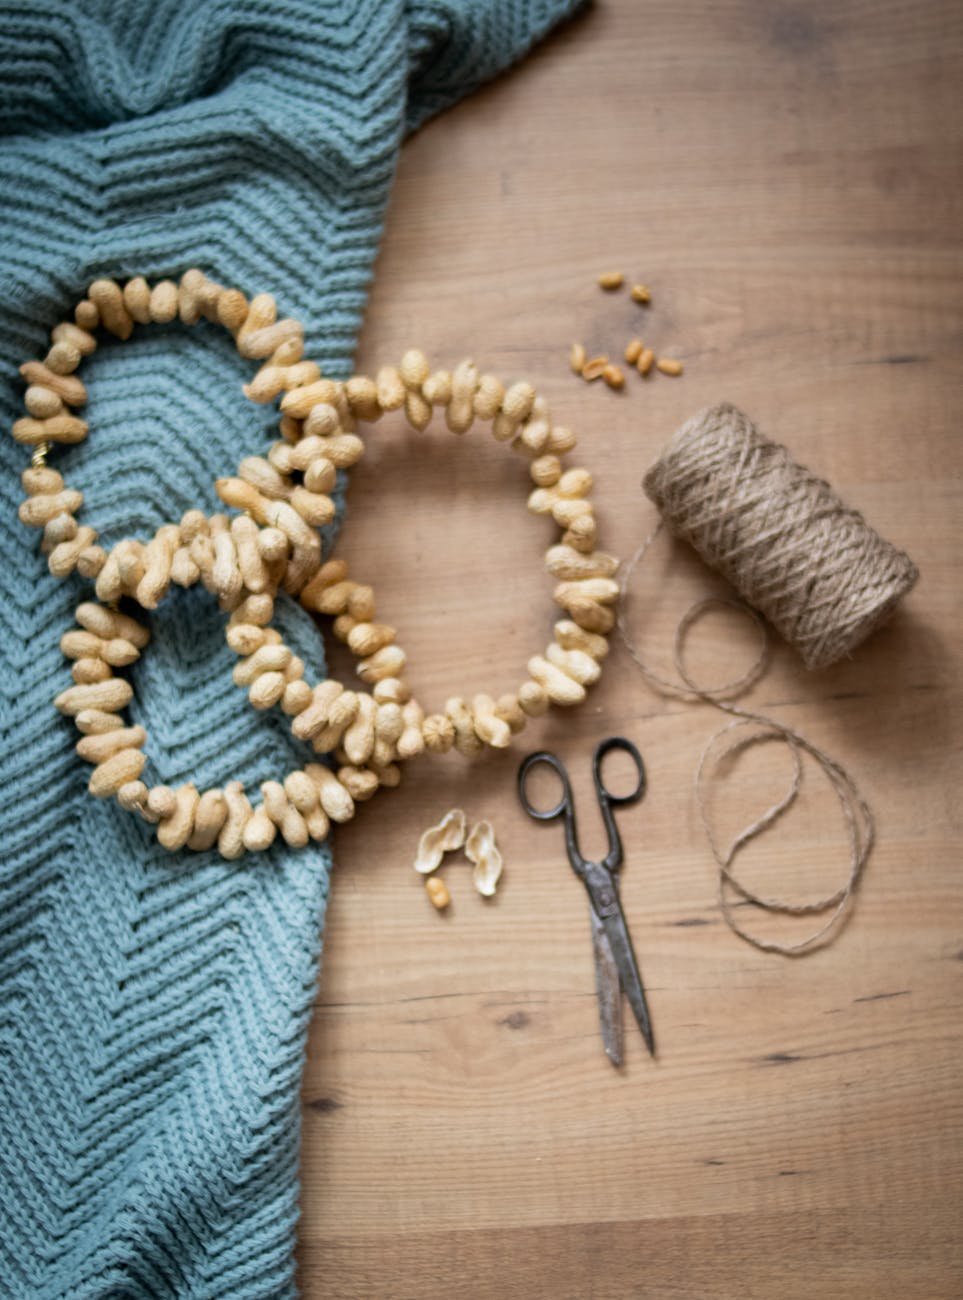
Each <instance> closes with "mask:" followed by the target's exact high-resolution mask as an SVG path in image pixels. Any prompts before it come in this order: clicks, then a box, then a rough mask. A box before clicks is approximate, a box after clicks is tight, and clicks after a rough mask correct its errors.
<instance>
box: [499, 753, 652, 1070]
mask: <svg viewBox="0 0 963 1300" xmlns="http://www.w3.org/2000/svg"><path fill="white" fill-rule="evenodd" d="M617 749H620V750H624V751H625V753H627V754H628V755H630V757H631V758H632V760H633V761H634V763H635V767H636V771H637V773H638V782H637V784H636V787H635V789H634V790H632V791H631V792H630V793H629V794H613V793H612V792H611V790H609V789H608V787H607V786H606V784H605V782H604V780H603V778H602V760H603V759H604V758H605V756H606V754H610V753H611V752H612V751H613V750H617ZM539 766H544V767H550V768H551V769H552V771H553V772H554V773H555V774H556V776H557V777H558V778H559V780H560V781H561V783H562V797H561V799H559V801H558V803H557V804H555V806H554V807H553V808H547V809H545V810H544V811H542V810H541V809H539V808H536V807H535V806H534V804H532V802H531V800H530V799H529V797H528V792H527V789H526V785H527V781H528V777H529V773H530V772H531V771H532V770H533V769H534V768H536V767H539ZM592 777H593V780H594V782H595V793H596V796H597V798H598V802H599V809H600V811H601V813H602V820H603V822H604V823H605V829H606V832H607V834H608V837H609V851H608V853H607V854H606V856H605V857H604V858H603V860H602V861H601V862H589V861H588V860H587V859H586V858H584V857H583V856H582V853H581V850H580V849H579V846H578V831H577V829H576V824H575V801H574V799H573V797H572V787H571V784H570V782H569V779H568V773H567V772H566V770H565V766H564V764H563V763H562V762H561V760H560V759H559V758H558V757H557V755H555V754H550V753H548V752H547V751H546V750H539V752H538V753H536V754H529V755H528V757H527V758H525V759H523V760H522V764H521V766H520V767H519V769H518V797H519V799H520V800H521V804H522V807H523V808H524V809H525V811H526V812H527V813H528V815H529V817H534V818H535V820H536V821H540V822H550V821H555V820H556V818H558V817H564V818H565V847H566V848H567V849H568V860H569V862H570V863H571V865H572V870H573V871H574V872H575V874H576V875H577V876H578V878H579V879H580V880H581V881H582V884H583V885H584V886H585V888H586V890H587V891H588V896H589V910H590V913H591V920H592V944H593V948H594V951H595V986H596V991H597V993H598V1001H599V1019H600V1022H601V1027H602V1042H603V1044H604V1047H605V1052H606V1055H607V1056H608V1058H609V1060H611V1061H612V1063H613V1064H614V1065H621V1064H622V991H623V990H624V991H625V994H626V996H627V997H628V999H629V1005H630V1006H631V1008H632V1011H633V1012H634V1014H635V1018H636V1020H637V1021H638V1024H639V1029H640V1030H641V1031H642V1037H643V1038H644V1039H645V1044H646V1046H647V1047H648V1049H649V1051H650V1052H651V1053H652V1055H653V1056H654V1055H655V1040H654V1038H653V1036H652V1022H651V1020H650V1018H649V1008H648V1005H647V1003H646V1000H645V990H644V989H643V987H642V977H641V976H640V974H639V965H638V962H637V961H636V959H635V951H634V949H633V947H632V939H631V937H630V936H629V930H628V926H627V925H626V922H625V915H624V913H623V911H622V904H621V902H620V901H619V886H618V874H617V873H618V870H619V868H620V867H621V865H622V840H621V838H620V836H619V832H618V827H617V826H616V824H615V814H614V812H613V809H614V808H620V807H625V806H626V805H627V804H633V803H638V801H639V800H640V799H641V798H642V796H643V795H644V794H645V786H646V778H645V764H644V763H643V762H642V755H641V754H640V753H639V751H638V750H637V749H636V747H635V746H634V745H633V744H632V742H631V740H626V739H625V738H624V737H623V736H609V737H608V739H607V740H602V741H600V742H599V744H598V745H597V746H596V748H595V753H594V755H593V756H592Z"/></svg>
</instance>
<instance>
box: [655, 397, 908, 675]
mask: <svg viewBox="0 0 963 1300" xmlns="http://www.w3.org/2000/svg"><path fill="white" fill-rule="evenodd" d="M643 487H644V488H645V491H646V493H647V495H648V496H649V497H650V498H651V499H652V501H654V502H655V504H656V506H658V508H659V511H660V512H661V515H662V519H663V521H664V523H665V525H666V527H667V528H668V529H669V530H670V532H672V533H673V534H674V535H675V536H676V537H680V538H682V539H684V540H685V541H687V542H689V543H690V545H691V546H693V547H694V548H695V550H696V551H698V553H699V554H700V555H701V556H702V558H703V559H704V560H705V562H706V563H707V564H708V565H709V566H710V567H711V568H713V569H716V570H718V572H720V573H721V574H723V576H724V577H726V578H728V580H729V581H730V582H731V583H732V585H733V586H734V587H735V588H736V590H737V591H738V592H739V593H740V595H742V597H743V598H744V599H745V600H746V602H747V603H748V604H750V605H751V606H753V608H754V609H757V610H759V612H760V613H761V614H763V615H765V617H766V619H768V621H769V622H770V623H771V624H772V626H773V627H774V628H775V629H776V630H777V631H778V632H779V633H780V635H781V636H782V637H784V639H785V640H786V641H788V642H789V644H790V645H792V646H794V647H795V648H796V650H798V652H799V654H800V655H801V656H802V659H803V662H804V663H805V664H806V666H807V667H808V668H825V667H826V666H827V665H829V664H832V663H835V662H836V661H837V660H838V659H841V658H843V657H844V656H845V655H847V654H849V653H850V652H851V651H852V650H853V649H854V648H855V647H856V646H857V645H859V643H860V642H861V641H863V640H864V639H865V638H866V637H867V636H869V634H870V633H871V632H872V631H873V630H874V629H875V628H876V627H878V626H879V624H880V623H881V622H883V620H884V619H885V618H886V617H887V615H888V614H889V613H890V612H891V610H892V609H893V607H894V606H895V605H896V603H897V601H898V600H899V599H900V597H901V596H903V595H905V594H906V592H907V591H909V589H910V588H911V587H912V586H913V584H914V582H915V581H916V579H917V577H918V576H919V574H918V571H917V569H916V566H915V564H914V563H913V561H912V560H911V559H910V558H909V556H908V555H906V554H904V552H903V551H901V550H899V549H898V547H895V546H893V545H891V544H890V543H889V542H887V541H885V540H884V539H883V538H882V537H880V535H879V534H878V533H877V532H876V531H875V530H874V529H872V528H870V526H869V525H868V524H867V523H866V521H865V519H863V517H862V515H861V514H860V513H859V512H858V511H856V510H852V509H850V508H849V507H848V506H847V505H845V504H844V503H843V502H842V501H841V500H840V499H839V497H838V496H837V495H836V493H835V492H834V491H833V489H832V488H831V487H830V486H829V484H828V483H825V482H824V481H823V480H822V479H820V478H817V477H816V475H815V474H812V473H811V472H810V471H809V470H808V469H804V468H803V466H801V465H797V464H796V462H795V461H794V460H793V458H792V456H791V455H790V454H789V452H788V451H787V450H786V448H785V447H783V446H780V444H779V443H776V442H772V441H770V439H769V438H767V437H765V435H764V434H761V433H760V432H759V430H758V429H757V428H756V427H755V425H754V424H753V423H752V421H751V420H750V419H749V418H748V416H746V415H743V413H742V412H741V411H739V410H738V409H737V408H736V407H735V406H731V405H729V404H728V403H723V404H722V405H719V406H712V407H708V408H707V409H706V410H704V411H700V412H699V414H698V415H695V416H693V417H692V419H691V420H689V421H687V422H686V423H685V424H683V425H682V427H681V428H680V429H679V430H678V431H677V432H676V434H675V435H674V437H673V438H672V440H671V442H670V443H669V445H668V446H667V447H666V449H665V450H664V451H663V453H662V455H661V456H660V457H659V459H658V461H656V463H655V464H654V465H653V466H652V468H651V469H650V470H649V471H648V473H647V474H646V476H645V479H644V480H643Z"/></svg>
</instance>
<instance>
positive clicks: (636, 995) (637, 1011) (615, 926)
mask: <svg viewBox="0 0 963 1300" xmlns="http://www.w3.org/2000/svg"><path fill="white" fill-rule="evenodd" d="M602 924H603V925H604V927H605V935H606V938H607V939H608V941H609V947H610V949H611V952H612V957H613V960H614V961H615V966H616V969H617V970H618V974H619V982H620V984H621V986H622V989H623V990H624V992H625V996H626V997H627V998H628V1000H629V1006H630V1007H631V1008H632V1012H633V1015H634V1016H635V1019H636V1021H637V1022H638V1026H639V1029H640V1030H641V1031H642V1037H643V1038H644V1039H645V1045H646V1047H647V1048H648V1049H649V1053H650V1055H652V1056H655V1038H654V1036H653V1034H652V1020H651V1018H650V1016H649V1004H648V1003H647V1002H646V1000H645V989H644V988H643V987H642V976H641V975H640V974H639V964H638V962H637V961H636V960H635V950H634V948H633V947H632V939H631V937H630V936H629V928H628V926H627V925H626V923H625V915H624V913H623V911H622V905H621V904H619V905H618V910H617V911H615V912H613V913H612V914H611V915H609V916H606V917H605V918H604V919H603V922H602Z"/></svg>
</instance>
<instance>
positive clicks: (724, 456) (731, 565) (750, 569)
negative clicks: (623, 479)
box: [618, 404, 918, 956]
mask: <svg viewBox="0 0 963 1300" xmlns="http://www.w3.org/2000/svg"><path fill="white" fill-rule="evenodd" d="M643 486H644V488H645V491H646V493H647V494H648V495H649V497H650V498H651V499H652V500H653V501H654V502H655V504H656V505H657V506H659V508H660V510H661V511H662V520H661V522H660V523H659V524H658V526H657V527H656V529H655V530H654V531H653V532H652V533H651V534H650V535H649V536H648V537H647V538H646V539H645V541H644V542H643V543H642V544H641V546H639V548H638V549H637V550H636V552H635V554H634V555H633V556H632V558H631V559H630V560H629V562H628V564H627V565H626V567H625V569H624V572H623V574H622V578H621V591H622V600H621V601H620V606H619V615H618V628H619V633H620V635H621V637H622V640H623V642H624V643H625V646H626V648H627V650H628V651H629V654H630V655H631V656H632V658H633V660H634V661H635V663H636V665H637V666H638V668H639V670H640V671H641V673H642V675H643V677H644V678H645V679H646V681H647V682H648V683H649V684H650V685H651V686H652V687H653V688H654V689H655V690H656V691H658V692H659V693H660V694H663V695H672V696H676V697H678V698H683V699H690V700H701V701H704V702H706V703H709V704H712V705H714V706H715V707H716V708H718V709H721V710H722V711H723V712H725V713H728V714H730V715H731V716H732V717H733V719H734V720H733V721H732V722H730V723H728V724H727V725H726V726H725V727H723V728H722V729H721V730H720V731H717V732H716V733H715V734H714V735H713V736H712V737H711V738H710V740H709V741H708V743H707V744H706V745H705V747H704V748H703V751H702V753H701V755H700V758H699V761H698V764H697V767H696V773H695V797H696V805H697V808H698V810H699V817H700V820H701V821H702V825H703V828H704V830H705V833H706V838H707V840H708V842H709V847H710V850H711V852H712V855H713V858H714V859H715V862H716V867H717V871H718V886H719V902H720V908H721V910H722V914H723V917H724V918H725V920H726V923H727V924H728V925H729V927H730V928H731V929H732V931H733V932H734V933H735V934H737V935H738V936H739V937H740V938H741V939H744V940H745V941H746V942H747V943H750V944H752V945H753V946H755V947H756V948H759V949H761V950H763V951H765V952H774V953H781V954H784V955H787V956H799V955H803V954H805V953H808V952H811V951H813V950H814V949H815V948H817V947H820V946H822V944H823V943H825V942H826V941H828V940H829V939H830V938H831V937H832V936H833V935H834V933H835V932H836V930H837V929H838V927H839V925H840V924H841V923H842V920H843V918H844V916H845V914H846V913H847V911H848V909H849V905H850V903H851V901H852V898H853V894H854V891H855V889H856V886H857V884H858V882H859V878H860V875H861V873H862V870H863V868H864V866H865V864H866V860H867V858H868V856H869V853H870V850H871V849H872V846H873V842H874V838H875V824H874V819H873V814H872V810H871V809H870V807H869V805H868V804H867V802H866V800H865V798H864V797H863V795H862V794H861V792H860V790H859V787H858V786H857V784H856V782H855V780H854V779H853V777H852V776H851V775H850V773H849V772H848V771H847V769H846V768H845V766H844V765H843V764H841V763H839V762H838V761H837V760H836V759H834V758H832V757H831V756H830V755H829V754H827V753H826V752H825V751H824V750H822V749H820V748H819V747H818V746H817V745H814V744H813V743H812V742H811V741H809V740H807V739H806V737H805V736H803V735H801V734H800V733H799V732H798V731H796V730H795V729H794V728H793V727H789V726H787V725H785V724H783V723H781V722H777V721H775V720H774V719H772V718H768V717H765V716H763V715H762V714H758V713H753V712H751V711H750V710H747V709H743V708H740V707H739V706H738V705H736V704H734V703H733V702H732V701H733V700H734V699H735V698H738V697H739V696H741V695H742V694H743V693H744V692H745V691H747V690H748V689H749V687H751V686H752V685H754V684H755V683H756V682H757V681H758V680H759V679H760V678H761V677H762V675H763V674H764V672H765V670H766V667H767V664H768V639H767V634H766V628H765V623H764V622H763V619H762V617H761V615H765V616H766V618H767V619H768V620H769V622H770V623H772V624H773V626H774V627H776V629H777V630H778V631H780V632H781V633H782V635H783V636H784V637H785V639H786V640H787V641H789V642H790V644H792V645H793V646H794V647H795V648H796V650H797V651H798V652H799V653H800V655H801V656H802V658H803V660H804V662H805V663H806V664H807V666H809V667H820V666H825V665H827V664H829V663H832V662H835V661H836V660H837V659H839V658H841V657H842V656H843V655H845V654H847V653H849V652H850V651H851V650H852V649H853V648H854V647H855V646H856V645H857V644H858V643H859V642H860V641H862V640H863V639H864V638H865V637H866V636H868V635H869V633H870V632H871V631H872V630H874V628H876V627H877V626H878V625H879V623H880V622H881V621H882V620H883V619H884V618H885V617H886V615H887V614H888V613H889V612H890V611H891V610H892V609H893V607H894V606H895V604H896V602H897V601H898V600H899V598H900V597H901V596H902V595H903V594H904V593H905V592H906V591H908V590H909V588H910V587H911V586H912V585H913V583H914V582H915V581H916V578H917V576H918V574H917V570H916V567H915V565H914V564H913V563H912V561H911V560H910V559H909V557H908V556H906V555H905V554H904V553H903V552H902V551H899V550H898V549H897V548H896V547H894V546H892V545H891V544H890V543H889V542H886V541H885V540H884V539H883V538H881V537H880V536H879V534H878V533H876V532H875V531H874V530H873V529H871V528H870V527H869V525H868V524H867V523H866V522H865V520H864V519H863V518H862V516H861V515H860V514H858V513H857V512H856V511H854V510H851V509H850V508H849V507H847V506H845V505H844V504H843V502H842V501H841V500H840V499H839V497H838V496H837V495H836V494H835V493H834V492H833V490H832V488H830V487H829V485H828V484H827V483H825V482H824V481H823V480H821V479H818V478H817V477H816V476H815V475H814V474H812V473H811V472H810V471H809V470H806V469H804V468H803V467H802V466H799V465H797V464H796V463H795V462H794V461H793V459H792V457H791V456H790V454H789V452H788V451H787V450H786V448H784V447H781V446H779V445H778V444H776V443H773V442H771V441H770V440H769V439H767V438H766V437H765V436H764V435H762V434H761V433H760V432H759V431H758V430H757V429H756V428H755V426H754V425H753V424H752V422H751V421H750V420H749V419H748V417H747V416H745V415H744V414H743V413H742V412H741V411H739V410H737V409H736V408H735V407H733V406H731V405H728V404H724V405H720V406H717V407H712V408H709V409H707V410H705V411H702V412H700V413H699V414H698V415H696V416H695V417H693V419H691V420H689V421H688V422H687V423H686V424H684V425H683V426H682V427H681V428H680V429H679V430H678V432H677V433H676V434H675V436H674V437H673V439H672V440H671V442H670V443H669V445H668V447H667V448H666V450H665V451H664V452H663V454H662V456H661V457H660V458H659V460H658V461H657V462H656V464H655V465H653V467H652V468H651V469H650V470H649V471H648V473H647V474H646V476H645V479H644V483H643ZM663 526H665V527H666V528H667V529H668V530H669V531H670V532H671V533H672V534H674V535H675V536H678V537H682V538H685V540H687V541H689V542H690V543H691V544H692V545H693V546H694V548H695V549H696V550H697V551H698V553H699V554H700V555H701V556H702V558H703V559H704V560H705V561H706V563H708V564H709V565H710V567H711V568H713V569H715V570H717V571H718V572H721V573H722V574H723V575H724V576H725V577H727V578H728V579H729V580H730V582H732V584H733V586H735V587H736V589H737V591H738V592H739V594H740V595H741V596H742V597H743V599H744V601H745V603H743V602H742V601H736V600H720V599H718V598H715V597H712V598H709V599H704V600H699V601H697V602H695V604H693V605H692V606H690V608H689V609H688V610H687V611H686V612H685V614H684V615H683V616H682V619H681V620H680V622H679V624H678V626H677V628H676V633H675V638H674V644H673V661H674V667H675V671H676V673H677V680H676V681H670V680H668V679H666V678H664V677H662V676H660V675H659V674H658V673H656V672H655V671H653V669H652V668H651V667H650V666H649V665H648V663H647V662H646V661H645V660H644V659H643V657H642V655H641V654H640V653H639V651H638V649H637V647H636V645H635V643H634V641H633V639H632V636H631V634H630V632H629V629H628V626H627V623H626V608H627V605H628V594H629V583H630V581H631V578H632V574H633V573H634V571H635V568H636V565H637V564H638V563H639V562H640V561H641V559H642V558H643V556H644V555H645V554H646V552H647V551H648V549H649V547H650V546H651V545H652V543H653V542H654V541H655V539H656V537H657V536H658V535H659V533H660V532H661V530H662V528H663ZM720 605H722V606H729V607H732V608H735V609H737V610H739V611H740V612H742V613H743V614H744V615H745V616H746V617H748V618H749V619H751V620H752V622H753V623H754V625H755V627H756V629H757V632H758V634H759V651H758V654H757V656H756V659H755V660H754V661H753V663H752V664H751V665H750V667H749V668H748V669H747V670H746V671H745V672H744V673H743V674H742V675H740V676H739V677H738V678H735V679H733V680H731V681H729V682H725V683H722V684H721V685H717V686H706V685H702V684H700V683H699V682H697V681H696V680H694V678H693V677H692V675H691V673H690V672H689V670H688V669H687V667H686V664H685V653H684V652H685V645H686V641H687V638H688V634H689V631H690V630H691V628H692V626H693V625H694V623H696V622H697V621H698V620H699V619H700V618H701V617H702V616H703V614H705V613H706V611H707V610H709V609H711V608H713V607H718V606H720ZM757 611H758V612H757ZM772 742H782V743H784V744H785V745H786V746H787V748H788V749H789V753H790V756H791V759H792V764H793V767H792V774H791V777H790V783H789V787H788V789H787V791H786V793H785V794H784V795H783V797H782V798H781V799H779V800H778V801H777V802H776V803H774V804H772V805H771V806H770V807H769V808H768V809H766V811H765V812H764V813H763V814H762V815H761V816H760V817H758V818H757V819H756V820H755V821H753V822H752V823H750V824H749V825H748V826H745V827H744V828H743V829H742V830H741V831H740V832H739V833H738V834H737V835H736V836H735V838H734V839H733V840H732V842H731V843H730V844H729V845H728V847H724V846H722V845H720V843H719V841H718V838H717V836H716V834H715V831H714V829H713V826H712V822H711V819H710V817H709V813H708V809H707V804H706V793H705V792H706V785H707V782H708V781H709V780H710V779H711V772H712V770H713V769H714V767H715V766H717V764H718V763H720V762H721V761H722V760H724V759H725V758H726V757H729V756H734V755H736V754H738V753H741V752H744V751H745V750H746V749H748V748H750V747H751V746H753V745H758V744H766V743H772ZM803 755H808V756H809V757H810V758H811V759H812V760H813V761H814V762H815V763H816V765H817V766H818V767H819V769H820V770H821V771H822V773H823V774H824V776H825V777H826V779H827V780H828V781H829V783H830V785H831V787H832V788H833V790H834V792H835V794H836V796H837V798H838V800H839V804H840V809H841V813H842V817H843V821H844V823H845V826H846V832H847V838H848V842H849V862H848V868H847V874H846V878H845V880H844V881H843V883H842V884H841V885H840V886H839V888H837V889H836V890H834V891H833V892H832V893H830V894H827V895H825V896H823V897H821V898H817V899H815V900H812V901H807V902H794V901H792V900H789V899H783V898H779V897H775V896H771V895H765V894H761V893H757V892H755V891H753V890H751V889H750V888H749V887H748V886H746V885H745V884H744V883H742V882H741V881H740V880H739V878H738V876H737V875H736V872H735V868H734V862H735V859H736V858H737V856H738V854H739V853H740V851H741V850H742V849H743V848H745V846H746V845H747V844H748V843H750V841H752V840H753V839H755V838H756V837H757V836H758V835H760V834H761V833H762V832H763V831H764V830H766V829H767V828H769V827H770V826H772V825H773V824H774V823H775V822H776V821H778V820H779V818H780V817H782V816H783V814H784V813H786V812H787V811H788V809H789V808H790V807H791V806H792V805H793V803H794V802H795V801H796V798H797V796H798V794H799V791H800V789H801V785H802V770H803V769H802V759H803ZM733 896H737V897H738V899H741V900H742V901H743V902H745V903H749V904H752V905H754V906H755V907H757V908H760V909H762V910H764V911H769V912H781V913H785V914H789V915H793V916H803V915H823V914H825V913H827V912H828V913H829V915H828V917H827V919H826V920H825V921H824V922H823V923H822V924H821V925H819V926H818V927H817V928H816V929H815V930H814V931H812V932H811V933H810V934H809V935H807V936H806V937H805V938H804V939H802V940H801V941H800V942H798V943H791V944H790V943H780V942H778V941H775V940H767V939H762V938H759V937H757V936H756V935H753V934H751V933H750V932H749V931H748V930H746V929H745V928H744V927H743V926H742V925H741V924H740V922H739V920H738V919H737V917H736V915H735V914H734V911H733V908H734V907H735V905H736V903H735V902H734V901H733Z"/></svg>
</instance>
